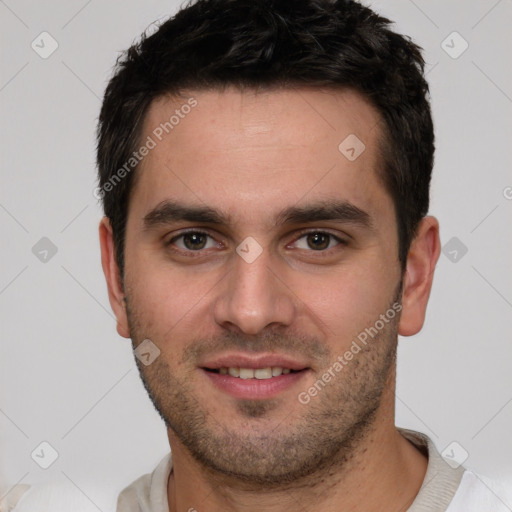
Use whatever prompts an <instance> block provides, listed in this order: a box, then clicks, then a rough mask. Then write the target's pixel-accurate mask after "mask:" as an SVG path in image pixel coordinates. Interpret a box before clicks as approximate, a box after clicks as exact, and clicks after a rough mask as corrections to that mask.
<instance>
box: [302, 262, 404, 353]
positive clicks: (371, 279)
mask: <svg viewBox="0 0 512 512" xmlns="http://www.w3.org/2000/svg"><path fill="white" fill-rule="evenodd" d="M389 277H390V276H389V274H388V275H386V274H382V273H381V272H375V271H372V272H370V271H368V270H365V269H364V268H359V269H356V268H350V269H349V268H344V269H340V270H339V271H337V272H334V273H332V274H330V275H329V277H328V278H326V279H324V281H323V282H322V283H321V282H318V281H317V282H316V283H315V286H310V285H308V286H306V287H305V288H304V295H303V296H304V297H305V300H304V302H305V304H306V305H307V307H308V309H309V310H310V311H312V312H313V314H314V315H315V316H316V317H317V318H318V320H319V321H320V322H321V324H323V326H324V327H323V330H324V331H325V335H326V336H327V337H331V338H339V339H340V340H344V342H346V343H347V344H349V343H350V341H351V339H352V337H353V336H356V335H357V334H358V333H359V332H360V331H362V330H364V328H365V327H368V325H373V324H374V322H375V320H376V319H378V318H379V315H381V314H383V313H385V311H386V310H387V308H389V301H390V300H391V299H392V293H393V286H394V284H395V283H394V281H392V280H391V279H390V278H389Z"/></svg>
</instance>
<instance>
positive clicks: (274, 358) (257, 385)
mask: <svg viewBox="0 0 512 512" xmlns="http://www.w3.org/2000/svg"><path fill="white" fill-rule="evenodd" d="M199 366H200V370H201V373H202V374H203V375H204V376H205V377H206V378H208V379H209V382H211V383H213V384H214V385H215V387H216V388H217V389H219V390H221V391H223V392H225V393H227V394H228V395H230V396H232V397H234V398H240V399H245V400H264V399H269V398H273V397H275V396H277V395H279V393H282V392H284V391H285V390H287V389H290V388H291V387H292V386H294V385H295V384H297V382H299V381H300V380H302V379H303V378H304V377H305V376H306V375H307V374H309V370H310V368H309V367H308V365H307V364H306V363H304V362H302V361H299V360H297V359H294V358H292V357H290V356H287V355H285V354H261V355H258V356H254V355H248V354H243V353H231V354H224V355H221V356H217V357H215V358H212V359H211V360H208V361H205V362H202V363H201V364H200V365H199ZM273 366H274V367H275V366H279V367H281V368H289V369H290V370H294V371H293V372H291V373H288V374H283V375H279V376H278V377H271V378H269V379H241V378H239V377H232V376H231V375H229V374H228V375H223V374H220V373H216V372H212V371H209V370H218V369H219V368H230V367H238V368H251V369H256V368H268V367H273Z"/></svg>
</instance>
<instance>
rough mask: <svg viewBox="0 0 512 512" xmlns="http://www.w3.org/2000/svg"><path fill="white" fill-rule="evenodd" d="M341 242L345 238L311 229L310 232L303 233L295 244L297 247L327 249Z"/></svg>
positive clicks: (314, 249)
mask: <svg viewBox="0 0 512 512" xmlns="http://www.w3.org/2000/svg"><path fill="white" fill-rule="evenodd" d="M339 244H343V240H341V239H339V238H338V237H336V236H334V235H332V234H330V233H325V232H323V231H310V232H309V233H303V234H302V236H301V237H300V238H298V239H297V241H296V242H295V244H294V245H295V247H296V248H297V249H305V250H313V251H325V250H326V249H331V248H333V247H335V246H337V245H339Z"/></svg>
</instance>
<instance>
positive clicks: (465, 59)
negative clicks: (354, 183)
mask: <svg viewBox="0 0 512 512" xmlns="http://www.w3.org/2000/svg"><path fill="white" fill-rule="evenodd" d="M369 4H370V5H372V6H373V7H374V8H375V9H376V10H377V11H378V12H380V13H382V14H384V15H387V16H389V17H390V18H391V19H393V20H395V21H396V22H397V30H399V31H401V32H403V33H406V34H409V35H410V36H411V37H412V38H413V39H414V40H416V41H417V42H418V43H419V44H420V45H421V46H423V48H424V49H425V57H426V60H427V62H428V80H429V82H430V84H431V94H432V105H433V110H434V120H435V125H436V136H437V153H436V164H435V170H434V178H433V184H432V204H431V214H433V215H436V216H437V217H438V219H439V220H440V223H441V240H442V243H443V245H445V244H447V243H448V242H449V241H450V240H451V239H452V238H453V237H456V240H452V241H451V242H450V245H448V246H447V247H445V254H442V255H441V258H440V261H439V264H438V266H437V270H436V277H435V281H434V288H433V292H432V295H431V301H430V306H429V310H428V316H427V322H426V326H425V328H424V329H423V331H422V332H421V333H420V334H419V335H417V336H415V337H412V338H403V339H401V341H400V349H399V367H398V389H397V424H398V425H399V426H404V427H408V428H413V429H417V430H420V431H423V432H425V433H427V434H428V435H430V436H431V438H432V439H433V441H434V442H435V444H436V445H437V446H438V448H439V449H440V450H441V451H442V450H444V449H445V448H446V447H447V446H448V445H450V443H452V442H453V441H456V442H457V443H459V445H460V447H462V448H463V449H464V450H466V451H467V452H468V455H469V456H468V458H467V460H466V462H465V465H466V466H467V467H469V468H472V469H474V470H476V471H478V472H480V473H483V474H486V475H489V476H499V475H503V474H506V475H509V476H511V475H512V457H511V455H512V437H511V436H510V432H511V426H512V372H511V370H510V368H511V355H512V348H511V331H512V325H511V322H510V319H511V308H512V271H511V267H510V262H511V261H512V257H511V256H512V237H511V232H510V215H511V209H512V200H511V198H512V188H510V187H512V176H511V173H510V169H511V151H510V145H511V141H512V126H511V124H512V123H511V110H512V72H511V67H510V55H511V54H512V51H511V50H512V41H511V36H510V34H511V31H510V25H511V23H512V2H511V1H510V0H501V1H484V0H480V1H471V2H466V1H464V2H462V1H453V0H452V1H446V0H444V1H426V0H415V1H412V0H411V1H406V0H402V1H398V0H396V1H386V0H381V1H375V2H369ZM177 6H178V3H177V2H174V1H166V2H164V1H155V0H154V1H145V2H142V1H134V0H131V1H121V0H109V1H103V2H99V1H97V0H89V1H84V0H73V1H70V0H67V1H64V0H61V1H57V0H52V1H49V2H35V1H28V0H26V1H23V0H6V1H0V20H1V22H0V23H1V25H0V33H1V34H2V36H1V37H2V44H1V50H0V51H1V58H2V65H1V77H0V103H1V117H0V119H1V133H0V141H1V165H2V168H1V172H2V187H1V191H0V224H1V233H2V244H1V249H0V250H1V265H0V307H1V312H2V324H1V325H2V327H1V343H2V349H1V359H0V365H1V367H0V393H1V395H0V398H1V402H0V432H1V436H0V454H1V462H0V482H1V483H2V484H3V486H4V487H5V489H7V490H8V489H9V486H10V485H12V484H15V483H29V484H32V483H38V482H42V481H47V480H51V481H56V482H60V483H61V484H62V485H65V486H67V487H68V488H69V489H71V490H72V491H73V492H76V493H79V494H82V496H84V497H87V499H88V500H89V501H90V502H93V503H94V504H95V505H96V506H97V508H98V509H100V510H105V511H106V510H112V509H113V507H114V502H115V497H116V495H117V493H118V492H119V490H120V489H121V488H122V487H124V486H125V485H126V484H127V483H129V482H130V481H132V480H133V479H134V478H136V477H138V476H139V475H141V474H142V473H144V472H148V471H150V470H152V469H153V467H154V466H155V465H156V463H157V462H158V461H159V460H160V458H161V457H162V456H163V455H164V454H165V453H166V451H167V450H168V445H167V438H166V433H165V428H164V425H163V423H162V422H161V420H160V418H159V417H158V415H157V414H156V412H155V411H154V410H153V407H152V405H151V404H150V402H149V399H148V398H147V397H146V394H145V391H144V389H143V387H142V384H141V383H140V381H139V377H138V373H137V370H136V367H135V363H134V361H133V356H132V353H131V350H130V342H129V341H128V340H124V339H122V338H120V337H118V335H117V334H116V332H115V322H114V319H113V315H112V313H111V311H110V307H109V304H108V300H107V294H106V287H105V283H104V278H103V274H102V271H101V267H100V258H99V246H98V236H97V224H98V221H99V219H100V217H101V210H100V208H99V206H98V203H97V201H96V199H95V198H94V197H93V195H92V192H93V189H94V187H95V186H96V184H95V158H94V145H95V141H94V129H95V123H96V119H97V115H98V113H99V108H100V101H101V96H102V94H103V90H104V87H105V85H106V80H107V79H108V77H109V76H110V70H111V67H112V65H113V63H114V61H115V58H116V56H117V52H118V51H120V50H122V49H124V48H126V47H127V46H128V45H129V44H130V43H131V42H132V41H133V40H134V39H135V38H137V37H138V35H139V34H140V33H141V32H142V31H143V30H145V29H146V28H147V27H148V26H149V25H150V24H151V23H152V22H153V21H155V20H158V19H164V18H166V17H167V15H169V14H171V13H172V12H174V11H175V10H176V8H177ZM43 31H47V32H48V33H50V34H51V36H52V37H53V38H54V39H55V40H56V41H57V43H58V49H57V50H56V51H55V52H54V53H53V54H52V55H50V56H49V57H48V58H46V59H43V58H42V57H41V56H40V55H39V54H38V53H36V51H34V50H33V49H32V47H31V43H32V41H34V40H35V44H36V43H37V44H39V46H40V47H41V46H42V45H43V43H41V37H39V34H40V33H41V32H43ZM454 31H456V32H458V33H459V34H460V36H461V37H462V38H463V39H464V40H465V41H467V43H468V44H469V47H468V48H467V50H466V51H465V52H464V53H462V54H461V55H458V56H457V58H454V56H456V55H457V54H458V53H460V51H461V50H462V49H463V48H464V41H463V40H462V39H460V37H459V36H457V35H453V34H452V33H453V32H454ZM451 34H452V35H451ZM45 37H47V36H45ZM44 41H45V42H44V50H45V51H47V50H48V49H50V48H51V41H50V40H49V39H45V40H44ZM443 41H445V43H443ZM42 50H43V48H39V51H42ZM450 53H451V55H450ZM507 187H509V188H507ZM42 237H47V238H48V239H49V240H51V243H52V244H53V245H54V246H55V247H56V248H57V252H56V254H54V255H52V251H51V246H50V245H49V242H48V241H45V240H43V241H42V242H39V241H40V239H41V238H42ZM38 242H39V245H36V244H38ZM462 244H463V245H462ZM34 246H35V247H36V248H35V249H34V250H33V247H34ZM464 247H466V248H467V253H466V254H463V250H462V249H463V248H464ZM44 250H48V251H49V252H48V253H44ZM453 251H456V252H455V253H454V252H453ZM34 253H35V254H34ZM455 256H456V257H457V259H456V260H455V261H453V258H454V257H455ZM45 258H46V261H45ZM41 259H42V260H43V261H41ZM42 441H47V442H48V443H50V445H51V446H53V447H54V449H55V450H56V451H57V452H58V458H57V460H56V461H55V462H54V463H53V465H51V466H50V467H49V468H48V469H46V470H44V469H42V468H41V467H40V466H39V465H38V464H37V463H36V462H35V461H34V460H33V459H32V458H31V453H32V452H33V450H34V449H36V448H37V447H38V446H39V445H40V443H41V442H42ZM452 447H453V446H452ZM460 449H461V448H459V447H458V445H457V447H456V451H457V450H459V452H458V453H460ZM39 450H40V449H39ZM36 453H40V454H41V452H40V451H39V452H37V451H36ZM49 453H50V452H49V450H48V449H46V452H45V455H44V457H49V456H50V455H49ZM44 457H40V462H41V461H42V459H44ZM35 458H36V459H37V457H35ZM43 462H44V461H43ZM4 492H5V491H4Z"/></svg>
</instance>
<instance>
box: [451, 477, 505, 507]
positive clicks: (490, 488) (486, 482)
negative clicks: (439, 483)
mask: <svg viewBox="0 0 512 512" xmlns="http://www.w3.org/2000/svg"><path fill="white" fill-rule="evenodd" d="M511 508H512V478H510V477H509V478H503V479H490V478H487V477H484V476H482V475H479V474H478V473H474V472H472V471H470V470H466V471H464V475H463V476H462V480H461V482H460V485H459V487H458V489H457V492H456V493H455V496H454V497H453V500H452V501H451V502H450V506H449V507H448V509H447V511H446V512H472V511H474V512H481V511H483V510H485V511H492V512H510V510H511Z"/></svg>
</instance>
